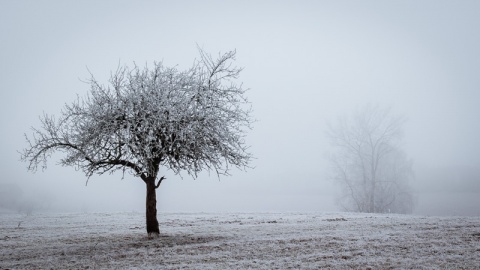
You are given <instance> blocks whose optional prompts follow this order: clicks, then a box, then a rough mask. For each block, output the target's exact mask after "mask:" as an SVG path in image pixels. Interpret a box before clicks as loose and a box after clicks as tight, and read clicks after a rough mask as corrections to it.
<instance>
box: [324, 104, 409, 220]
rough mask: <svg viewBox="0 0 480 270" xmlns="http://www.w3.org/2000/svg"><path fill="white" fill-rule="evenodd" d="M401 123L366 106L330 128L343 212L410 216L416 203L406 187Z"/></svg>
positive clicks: (333, 165)
mask: <svg viewBox="0 0 480 270" xmlns="http://www.w3.org/2000/svg"><path fill="white" fill-rule="evenodd" d="M404 122H405V121H404V118H403V117H399V116H395V115H392V114H391V112H390V110H388V109H381V108H380V107H378V106H366V107H364V108H363V110H361V111H359V112H357V114H355V115H354V117H352V118H341V119H339V121H338V123H337V124H336V125H330V126H329V129H328V136H329V138H330V140H331V142H332V145H333V146H334V148H335V150H336V151H335V154H333V155H332V156H331V164H332V178H333V179H334V180H335V181H336V182H338V183H340V185H341V187H342V196H341V197H340V203H341V205H342V206H343V207H344V209H345V210H349V211H357V212H369V213H385V212H394V213H409V212H411V211H412V210H413V205H414V198H413V194H412V191H411V188H410V186H409V180H410V179H411V178H412V176H413V170H412V165H411V162H410V161H409V160H408V159H407V157H406V155H405V153H404V152H403V151H402V150H401V148H400V145H399V142H400V139H401V135H402V126H403V123H404Z"/></svg>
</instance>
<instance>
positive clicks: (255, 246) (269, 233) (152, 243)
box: [0, 213, 480, 269]
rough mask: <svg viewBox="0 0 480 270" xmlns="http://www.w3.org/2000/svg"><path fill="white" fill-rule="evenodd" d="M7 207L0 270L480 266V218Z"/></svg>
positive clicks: (1, 220)
mask: <svg viewBox="0 0 480 270" xmlns="http://www.w3.org/2000/svg"><path fill="white" fill-rule="evenodd" d="M159 219H160V223H161V224H160V226H161V227H160V229H161V237H160V238H158V239H148V238H147V237H146V233H145V229H144V216H143V214H139V213H120V214H118V213H115V214H34V215H32V216H28V217H25V216H23V215H20V214H12V213H0V269H51V268H53V269H67V268H69V269H72V268H74V269H109V268H110V269H119V268H120V269H121V268H130V269H131V268H137V269H159V268H160V269H248V268H254V269H289V268H290V269H316V268H335V269H338V268H340V269H345V268H354V269H355V268H358V269H369V268H372V269H389V268H395V269H396V268H409V269H411V268H415V269H418V268H423V269H425V268H426V269H480V217H421V216H402V215H373V214H348V213H330V214H325V213H309V214H258V213H256V214H159Z"/></svg>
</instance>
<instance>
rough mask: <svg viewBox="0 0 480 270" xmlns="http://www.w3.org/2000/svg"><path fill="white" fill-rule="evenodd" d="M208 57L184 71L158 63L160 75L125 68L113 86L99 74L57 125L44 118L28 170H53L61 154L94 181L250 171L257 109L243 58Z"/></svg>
mask: <svg viewBox="0 0 480 270" xmlns="http://www.w3.org/2000/svg"><path fill="white" fill-rule="evenodd" d="M199 52H200V58H199V59H198V60H196V61H194V64H193V66H192V67H191V68H189V69H187V70H185V71H180V70H178V69H177V68H176V67H173V68H169V67H165V66H164V65H163V64H162V62H155V63H154V65H153V68H151V69H150V68H148V67H145V68H140V67H138V66H137V65H135V66H134V67H133V68H129V67H127V66H121V67H119V68H118V69H117V70H116V71H115V72H113V73H112V75H111V78H110V80H109V84H108V85H103V84H101V83H100V82H98V81H97V80H96V79H95V78H94V77H93V75H92V76H91V78H90V79H89V80H88V83H89V85H90V87H91V89H90V93H89V95H88V96H86V97H84V98H80V97H79V98H77V100H76V101H75V102H73V103H72V104H70V105H66V106H65V107H64V109H63V111H62V113H61V115H60V116H59V117H58V118H57V117H55V116H49V115H46V114H45V115H43V117H41V124H42V128H41V129H33V139H30V138H29V137H28V136H27V141H28V143H29V147H28V148H26V149H24V151H23V152H22V159H23V160H24V161H27V162H28V169H30V170H36V169H37V168H38V167H39V166H41V167H43V168H45V167H46V162H47V159H48V158H49V157H50V155H51V154H52V153H53V152H54V151H61V152H63V153H64V155H65V156H64V157H63V158H62V159H61V160H60V164H61V165H64V166H74V167H76V168H78V169H81V170H82V171H84V172H85V174H86V175H87V176H91V175H93V174H95V173H97V174H103V173H105V172H114V171H117V170H122V171H123V172H124V173H125V171H131V172H133V174H134V175H136V176H140V177H141V178H142V179H143V180H144V181H145V180H146V179H148V178H152V177H153V178H156V177H157V174H158V171H159V167H164V168H166V169H170V170H172V171H174V172H175V173H179V172H181V171H186V172H187V173H188V174H190V175H192V176H194V177H196V176H197V173H198V172H200V171H202V170H205V169H206V170H209V171H210V170H213V171H215V172H216V173H217V174H218V175H221V174H228V172H229V168H230V167H231V166H232V165H233V166H235V167H240V168H244V167H246V166H248V162H249V160H250V159H251V154H250V153H248V151H247V149H248V147H247V146H246V144H245V132H246V130H247V129H249V128H251V123H252V119H251V108H250V105H249V102H248V100H247V99H246V97H245V95H244V93H245V91H246V90H245V89H243V87H242V84H236V83H235V80H236V79H237V78H238V76H239V74H240V72H241V70H242V69H241V68H238V67H235V66H233V65H232V61H233V60H235V55H236V52H235V51H230V52H227V53H224V54H220V55H219V57H218V58H217V59H214V58H212V56H211V55H209V54H207V53H205V52H204V51H203V50H201V49H199Z"/></svg>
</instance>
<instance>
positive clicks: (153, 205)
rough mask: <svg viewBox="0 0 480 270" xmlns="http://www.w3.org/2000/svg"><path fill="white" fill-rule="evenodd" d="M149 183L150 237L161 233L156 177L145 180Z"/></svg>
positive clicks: (148, 231) (148, 216)
mask: <svg viewBox="0 0 480 270" xmlns="http://www.w3.org/2000/svg"><path fill="white" fill-rule="evenodd" d="M145 182H146V184H147V211H146V218H147V233H148V236H149V237H155V236H158V235H159V234H160V229H159V227H158V220H157V195H156V188H155V178H153V179H148V180H147V181H145Z"/></svg>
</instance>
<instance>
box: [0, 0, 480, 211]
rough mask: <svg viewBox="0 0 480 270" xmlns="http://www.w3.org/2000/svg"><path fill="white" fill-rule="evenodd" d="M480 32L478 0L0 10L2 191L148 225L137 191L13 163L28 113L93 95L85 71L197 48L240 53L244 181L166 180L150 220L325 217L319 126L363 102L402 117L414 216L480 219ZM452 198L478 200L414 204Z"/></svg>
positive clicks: (110, 180) (323, 144)
mask: <svg viewBox="0 0 480 270" xmlns="http://www.w3.org/2000/svg"><path fill="white" fill-rule="evenodd" d="M479 30H480V1H476V0H474V1H439V0H433V1H426V0H424V1H235V2H233V1H13V0H12V1H7V0H4V1H0V38H1V39H0V40H1V42H0V59H1V61H0V87H1V92H0V95H1V96H0V110H1V111H0V123H1V136H2V137H1V140H0V149H1V155H0V172H1V174H0V183H2V182H3V183H7V182H9V183H16V184H18V185H19V186H20V187H21V188H22V189H23V190H24V194H23V195H22V196H23V198H24V199H29V200H32V201H38V200H40V199H38V198H48V199H49V200H51V201H53V204H54V206H55V208H56V209H60V210H62V211H133V210H134V211H144V207H145V206H144V205H145V202H144V201H145V185H144V184H143V182H142V181H141V180H140V179H137V178H134V177H133V176H129V175H126V177H125V178H124V179H123V180H121V175H119V174H114V175H110V176H109V175H106V176H102V177H92V178H91V179H90V181H89V184H88V186H85V182H86V178H85V177H84V175H83V174H82V173H81V172H79V171H75V170H74V168H66V167H65V168H64V167H60V166H58V165H56V164H55V156H54V157H53V159H52V160H51V162H50V163H49V167H48V169H47V170H46V171H44V172H42V171H39V172H37V173H35V174H32V173H30V172H27V171H26V164H24V163H21V162H20V161H19V154H18V153H17V151H19V150H21V149H22V148H24V147H26V142H25V140H24V137H23V134H24V133H29V132H30V127H31V126H39V120H38V117H39V115H41V114H42V113H43V112H46V113H49V114H56V113H59V111H60V110H61V109H62V107H63V106H64V104H65V103H70V102H71V101H72V100H74V99H75V98H76V95H80V96H84V95H85V94H86V93H87V92H88V88H89V87H88V85H86V84H85V83H83V82H81V80H82V79H85V78H88V77H89V73H88V70H90V71H91V72H92V73H93V74H94V75H95V76H96V77H97V79H99V80H101V81H106V79H108V77H109V75H110V71H111V70H114V69H115V68H116V67H117V65H118V64H119V62H120V63H125V64H132V63H133V62H136V63H138V64H142V65H143V64H144V63H152V62H153V61H160V60H163V61H164V63H165V64H166V65H170V66H173V65H178V67H179V68H180V69H183V68H187V67H189V66H190V65H191V64H192V62H193V60H194V59H195V57H197V56H198V53H197V48H196V44H198V45H200V46H201V47H203V48H204V49H205V50H206V51H208V52H210V53H212V54H217V53H218V52H225V51H228V50H233V49H236V50H237V64H238V65H239V66H242V67H244V68H245V69H244V71H243V73H242V74H241V77H240V80H241V81H242V82H243V83H244V86H245V87H247V88H250V89H251V90H250V91H249V92H248V98H249V99H250V101H251V102H252V105H253V109H254V113H253V115H254V117H255V118H256V119H257V120H258V122H257V123H256V124H255V125H254V129H253V130H252V131H251V132H250V133H249V136H248V138H247V139H248V144H250V145H251V146H252V147H251V151H252V152H253V154H254V155H255V157H256V159H255V160H254V161H253V163H252V166H254V167H255V168H254V169H252V170H248V171H246V172H243V171H233V172H232V173H233V175H232V176H231V177H223V178H221V180H220V181H219V180H218V178H217V177H216V176H215V175H210V176H209V175H208V174H202V175H201V176H200V177H199V178H198V179H197V180H192V179H191V178H190V177H188V176H184V178H183V180H182V179H181V178H180V177H179V176H176V175H173V174H172V173H171V172H168V171H163V172H162V173H164V174H165V175H166V176H167V178H168V179H167V180H165V181H164V182H163V184H162V187H161V188H160V189H159V190H158V209H159V211H183V212H193V211H203V212H215V211H245V212H248V211H336V210H337V208H336V205H335V203H334V196H333V195H334V194H335V192H337V191H336V188H337V187H336V186H335V185H334V184H333V183H332V182H330V181H329V180H328V179H327V177H326V176H327V173H328V172H327V171H326V168H327V167H328V166H327V165H328V164H327V161H326V159H325V155H326V153H328V152H329V151H330V148H329V144H328V141H327V140H326V138H325V134H324V133H325V127H326V123H327V122H328V121H335V119H336V118H337V116H339V115H347V114H350V113H352V112H353V111H354V110H355V109H356V108H358V107H361V106H363V105H365V104H367V103H372V104H379V105H381V106H391V107H392V108H393V111H394V112H395V113H397V114H403V115H405V116H406V117H407V118H408V122H407V124H406V125H405V128H404V132H405V136H404V144H403V145H404V150H405V152H406V153H407V155H408V156H409V157H410V158H411V159H412V160H413V162H414V167H415V170H416V172H417V173H416V175H417V178H416V180H415V183H412V184H413V186H414V187H416V188H417V191H418V192H419V200H420V203H421V206H420V209H419V210H418V211H419V212H418V213H421V214H445V213H446V214H452V213H454V214H455V213H457V214H462V213H466V214H472V213H473V214H475V213H476V214H480V209H479V208H480V206H478V205H479V204H478V200H477V201H475V199H472V198H474V197H475V198H476V197H479V196H480V195H479V194H480V185H479V184H478V183H479V181H480V178H479V174H478V172H479V168H480V154H479V151H480V140H479V138H480V49H479V48H480V31H479ZM87 68H88V70H87ZM459 168H461V169H459ZM432 171H433V172H436V173H437V175H441V176H442V177H437V178H435V177H433V176H432ZM441 172H448V173H441ZM449 173H450V174H451V175H452V176H451V177H449V176H448V174H449ZM465 174H466V175H468V176H464V175H465ZM433 178H435V179H434V180H432V179H433ZM464 178H468V179H467V180H465V179H464ZM442 181H443V182H442ZM464 182H468V183H469V184H468V185H466V186H463V183H464ZM442 187H445V188H442ZM450 187H455V188H456V189H457V190H456V192H460V193H463V192H465V191H470V192H473V194H474V195H471V194H470V195H469V196H470V197H468V196H456V197H455V194H448V196H447V195H445V196H444V197H438V196H437V197H435V198H434V199H432V201H429V202H426V201H425V200H426V198H429V197H428V196H432V195H431V194H430V193H431V192H430V191H432V192H434V191H435V192H437V193H442V192H445V191H446V190H447V189H448V188H450ZM472 187H473V190H472ZM475 192H476V193H475ZM427 193H428V194H429V195H428V196H427V195H424V196H423V195H422V194H427ZM472 196H473V197H472ZM467 197H468V198H467ZM459 198H460V199H459ZM434 200H437V201H440V202H443V203H445V201H446V200H447V201H448V200H450V201H448V205H449V207H450V208H451V209H448V211H447V212H441V211H440V210H439V209H438V208H435V207H434V206H433V205H434V204H435V205H436V204H437V201H434ZM445 204H446V203H445ZM467 208H468V209H469V210H468V211H467V210H465V209H467Z"/></svg>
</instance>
